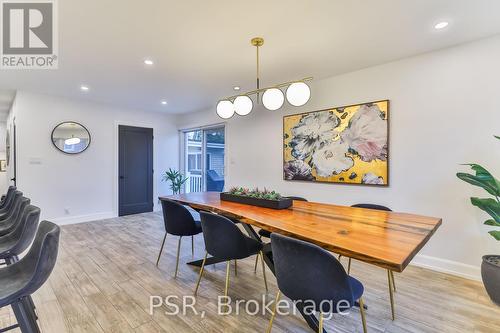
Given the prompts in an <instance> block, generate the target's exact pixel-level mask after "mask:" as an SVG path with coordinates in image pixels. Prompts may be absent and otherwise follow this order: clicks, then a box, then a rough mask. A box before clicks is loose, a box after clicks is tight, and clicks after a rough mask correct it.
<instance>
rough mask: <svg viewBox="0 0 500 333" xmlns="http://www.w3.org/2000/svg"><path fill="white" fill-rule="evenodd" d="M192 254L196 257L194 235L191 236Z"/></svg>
mask: <svg viewBox="0 0 500 333" xmlns="http://www.w3.org/2000/svg"><path fill="white" fill-rule="evenodd" d="M191 256H192V257H194V236H191Z"/></svg>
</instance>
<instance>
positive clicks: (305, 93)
mask: <svg viewBox="0 0 500 333" xmlns="http://www.w3.org/2000/svg"><path fill="white" fill-rule="evenodd" d="M250 43H251V44H252V45H253V46H255V48H256V49H257V80H256V83H257V89H255V90H252V91H248V92H245V93H242V94H238V95H235V96H230V97H226V98H224V99H222V100H220V101H219V102H218V103H217V115H218V116H219V117H221V118H222V119H229V118H231V117H232V116H233V115H234V114H235V113H236V114H238V115H240V116H246V115H247V114H249V113H250V112H252V109H253V104H254V102H253V101H252V99H251V98H250V96H253V95H256V103H257V104H258V103H259V98H260V94H261V93H263V95H262V104H263V105H264V107H265V108H266V109H268V110H270V111H275V110H278V109H279V108H281V107H282V106H283V104H284V103H285V94H284V93H283V89H285V90H286V100H287V101H288V103H290V104H291V105H293V106H302V105H304V104H306V103H307V102H308V101H309V98H310V97H311V89H310V88H309V86H308V85H307V84H306V82H307V81H311V80H312V79H313V78H312V77H307V78H304V79H301V80H296V81H290V82H285V83H280V84H277V85H275V86H271V87H266V88H261V87H260V73H259V71H260V63H259V60H260V59H259V47H261V46H262V45H264V39H263V38H261V37H255V38H252V40H251V41H250Z"/></svg>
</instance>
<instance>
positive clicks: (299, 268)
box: [267, 233, 366, 333]
mask: <svg viewBox="0 0 500 333" xmlns="http://www.w3.org/2000/svg"><path fill="white" fill-rule="evenodd" d="M271 247H272V251H273V260H274V271H275V275H276V280H277V282H278V289H279V290H278V293H277V294H276V299H275V303H274V309H273V313H272V315H271V319H270V321H269V325H268V328H267V333H270V332H271V330H272V326H273V320H274V318H275V316H276V308H277V304H278V303H279V301H280V298H281V294H282V293H283V295H285V296H287V297H288V298H290V299H291V300H292V301H293V302H300V303H299V304H311V306H314V310H315V311H317V312H318V313H319V330H318V332H320V333H322V332H323V315H324V314H326V313H338V312H340V311H346V310H348V309H350V308H352V307H353V306H355V302H356V301H357V302H358V303H359V310H360V313H361V321H362V325H363V332H365V333H366V318H365V309H364V303H363V298H362V296H363V291H364V287H363V284H362V283H361V282H359V281H358V280H357V279H355V278H353V277H352V276H349V275H348V274H347V273H346V271H345V269H344V267H343V266H342V264H341V263H340V262H339V261H338V260H337V259H336V258H335V257H334V256H333V255H332V254H331V253H330V252H328V251H326V250H324V249H322V248H321V247H319V246H317V245H314V244H311V243H308V242H305V241H302V240H298V239H295V238H291V237H287V236H283V235H280V234H277V233H272V234H271ZM311 301H312V303H311ZM306 302H307V303H306Z"/></svg>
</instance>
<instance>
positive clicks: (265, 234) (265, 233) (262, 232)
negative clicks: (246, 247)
mask: <svg viewBox="0 0 500 333" xmlns="http://www.w3.org/2000/svg"><path fill="white" fill-rule="evenodd" d="M287 198H288V199H292V200H294V201H307V199H306V198H302V197H293V196H292V197H287ZM259 237H260V238H262V237H264V238H271V232H270V231H267V230H264V229H260V230H259ZM258 264H259V257H258V256H257V257H255V266H254V268H253V271H254V272H257V265H258Z"/></svg>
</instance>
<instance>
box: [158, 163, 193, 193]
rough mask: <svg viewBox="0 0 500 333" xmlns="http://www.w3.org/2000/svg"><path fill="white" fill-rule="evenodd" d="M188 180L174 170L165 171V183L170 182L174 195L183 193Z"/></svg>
mask: <svg viewBox="0 0 500 333" xmlns="http://www.w3.org/2000/svg"><path fill="white" fill-rule="evenodd" d="M187 180H188V178H187V177H184V175H183V174H182V173H180V172H179V171H177V170H174V169H172V168H168V171H165V173H164V174H163V181H164V182H170V189H171V190H172V193H173V194H179V193H181V187H182V185H184V183H185V182H186V181H187Z"/></svg>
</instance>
